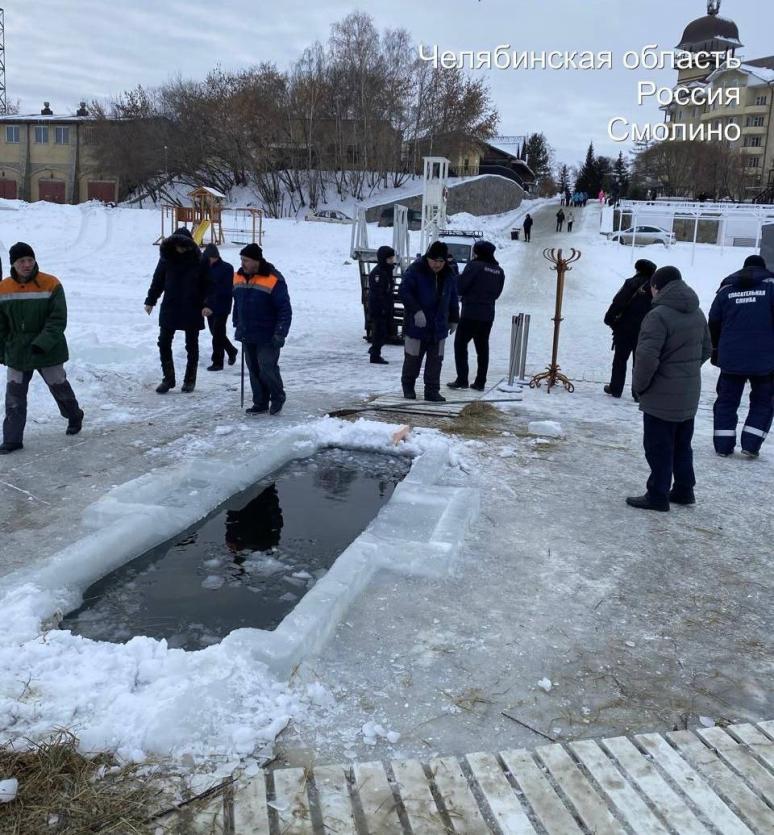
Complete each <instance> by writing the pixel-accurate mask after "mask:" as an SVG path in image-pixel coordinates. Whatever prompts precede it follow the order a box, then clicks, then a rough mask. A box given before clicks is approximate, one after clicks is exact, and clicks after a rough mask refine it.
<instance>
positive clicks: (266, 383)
mask: <svg viewBox="0 0 774 835" xmlns="http://www.w3.org/2000/svg"><path fill="white" fill-rule="evenodd" d="M239 254H240V256H241V258H242V266H241V267H240V268H239V270H237V274H236V276H235V277H234V313H233V315H232V320H233V322H234V327H235V328H236V334H235V338H236V339H237V341H239V342H241V343H242V351H243V352H244V355H245V362H246V363H247V368H248V370H249V372H250V388H251V389H252V393H253V405H252V406H251V407H250V408H249V409H246V412H247V414H248V415H259V414H263V413H264V412H269V414H271V415H276V414H277V413H278V412H279V411H280V410H281V409H282V404H283V403H284V402H285V388H284V385H283V383H282V376H281V375H280V369H279V355H280V349H281V348H282V346H283V345H284V344H285V338H286V337H287V335H288V331H289V330H290V322H291V320H292V317H293V310H292V308H291V306H290V296H289V294H288V286H287V284H286V283H285V279H284V277H283V275H282V273H281V272H280V271H279V270H278V269H277V268H276V267H275V266H274V264H270V263H269V262H268V261H267V260H266V259H265V258H264V257H263V250H262V249H261V247H260V246H258V244H248V245H247V246H246V247H245V248H244V249H243V250H241V252H240V253H239Z"/></svg>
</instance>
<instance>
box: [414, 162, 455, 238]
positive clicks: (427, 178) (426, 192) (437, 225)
mask: <svg viewBox="0 0 774 835" xmlns="http://www.w3.org/2000/svg"><path fill="white" fill-rule="evenodd" d="M424 163H425V173H424V183H423V189H422V237H421V239H420V245H419V251H420V252H426V251H427V248H428V246H430V244H431V243H432V242H433V241H436V240H438V233H439V232H440V231H441V229H443V228H445V227H446V200H447V198H448V196H449V187H448V181H449V160H448V159H446V157H425V158H424Z"/></svg>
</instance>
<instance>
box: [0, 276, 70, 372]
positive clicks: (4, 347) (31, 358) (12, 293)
mask: <svg viewBox="0 0 774 835" xmlns="http://www.w3.org/2000/svg"><path fill="white" fill-rule="evenodd" d="M66 326H67V302H66V301H65V294H64V289H63V287H62V285H61V284H60V283H59V279H58V278H56V277H55V276H53V275H48V274H47V273H41V272H37V273H36V274H35V275H33V277H32V278H30V279H28V280H27V281H26V282H21V281H19V280H18V279H17V278H15V277H9V278H5V279H3V280H2V281H0V363H2V364H3V365H7V366H9V367H10V368H15V369H16V370H18V371H32V370H34V369H36V368H47V367H48V366H51V365H59V364H60V363H63V362H67V360H68V358H69V355H68V351H67V341H66V339H65V335H64V332H65V327H66Z"/></svg>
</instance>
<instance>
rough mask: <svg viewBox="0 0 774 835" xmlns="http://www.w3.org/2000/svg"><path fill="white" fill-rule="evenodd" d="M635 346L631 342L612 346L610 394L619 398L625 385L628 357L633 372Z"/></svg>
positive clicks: (622, 342) (621, 342)
mask: <svg viewBox="0 0 774 835" xmlns="http://www.w3.org/2000/svg"><path fill="white" fill-rule="evenodd" d="M636 347H637V346H636V344H632V343H631V342H624V341H620V342H616V343H615V345H614V346H613V351H614V353H613V370H612V372H611V374H610V392H611V394H615V395H616V396H617V397H620V396H621V394H623V390H624V386H625V385H626V366H627V364H628V362H629V357H630V356H631V358H632V371H633V370H634V353H635V348H636Z"/></svg>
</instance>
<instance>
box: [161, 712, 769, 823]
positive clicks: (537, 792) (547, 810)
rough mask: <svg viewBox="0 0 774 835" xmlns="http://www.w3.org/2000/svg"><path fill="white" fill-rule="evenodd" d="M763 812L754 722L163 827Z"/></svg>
mask: <svg viewBox="0 0 774 835" xmlns="http://www.w3.org/2000/svg"><path fill="white" fill-rule="evenodd" d="M772 801H774V722H762V723H760V724H759V725H758V726H755V725H732V726H731V727H728V728H725V729H723V728H718V727H712V728H704V729H701V730H699V731H697V732H696V733H692V732H690V731H677V732H673V733H667V734H663V735H661V734H657V733H648V734H638V735H636V736H634V737H632V738H628V737H614V738H609V739H600V740H591V739H587V740H581V741H578V742H572V743H569V744H568V745H566V746H563V745H542V746H540V747H538V748H537V749H535V750H534V751H528V750H525V749H518V750H503V751H501V752H499V753H497V754H488V753H474V754H467V755H466V756H465V757H460V758H457V757H437V758H432V759H426V760H423V761H420V760H403V761H392V762H389V763H384V764H383V763H381V762H365V763H360V762H356V763H352V764H347V765H318V764H315V765H314V766H310V767H309V768H306V769H303V768H293V769H279V770H275V771H273V772H266V773H262V774H259V775H257V776H256V777H254V778H253V779H251V780H249V781H245V782H239V783H237V784H235V785H231V786H229V787H228V789H227V790H226V791H225V792H222V793H219V794H217V795H216V796H214V797H212V798H211V799H210V800H209V802H207V803H204V804H200V805H199V806H198V808H196V807H194V808H193V809H189V810H187V812H186V813H185V815H186V816H185V818H183V816H180V817H179V818H178V817H177V816H174V815H172V816H169V817H168V818H165V819H163V821H162V823H163V824H164V825H165V827H168V829H167V831H177V830H176V829H175V825H176V824H177V825H185V827H186V829H185V831H186V832H191V833H207V834H209V833H231V835H279V833H283V835H284V833H299V835H300V833H309V835H313V833H320V835H321V834H322V833H326V832H336V833H349V835H356V833H364V834H365V833H369V832H371V833H380V835H390V834H391V833H394V835H404V833H414V835H420V833H422V835H444V833H452V832H459V833H463V835H488V833H498V834H499V833H501V834H502V835H534V833H548V835H573V833H577V835H588V834H589V833H595V835H614V834H615V835H618V834H619V833H620V835H624V833H635V835H668V833H670V832H677V833H680V835H710V833H721V834H722V835H753V833H756V834H758V835H763V833H768V832H771V831H772V830H774V810H772ZM183 820H185V823H184V824H182V821H183Z"/></svg>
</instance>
